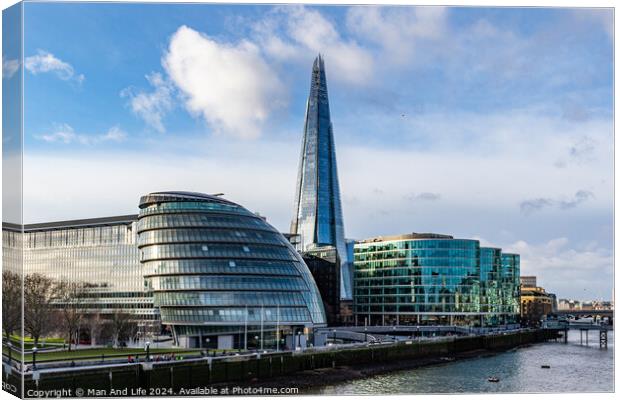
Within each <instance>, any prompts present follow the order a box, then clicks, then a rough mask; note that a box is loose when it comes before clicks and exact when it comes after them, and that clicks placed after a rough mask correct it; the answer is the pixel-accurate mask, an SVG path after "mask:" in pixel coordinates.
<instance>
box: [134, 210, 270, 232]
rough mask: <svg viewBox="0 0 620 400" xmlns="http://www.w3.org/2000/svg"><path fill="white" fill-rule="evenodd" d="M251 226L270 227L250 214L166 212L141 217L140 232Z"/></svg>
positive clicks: (267, 229) (252, 227) (251, 227)
mask: <svg viewBox="0 0 620 400" xmlns="http://www.w3.org/2000/svg"><path fill="white" fill-rule="evenodd" d="M183 227H187V228H192V227H197V228H230V229H236V228H249V229H264V230H266V231H273V230H272V229H269V225H267V224H266V223H265V222H264V221H263V220H262V219H260V218H258V217H249V216H242V215H238V216H234V215H211V214H210V215H205V214H178V215H177V214H164V215H154V216H147V217H144V218H140V221H139V222H138V234H140V233H141V232H144V231H147V230H150V229H161V228H183Z"/></svg>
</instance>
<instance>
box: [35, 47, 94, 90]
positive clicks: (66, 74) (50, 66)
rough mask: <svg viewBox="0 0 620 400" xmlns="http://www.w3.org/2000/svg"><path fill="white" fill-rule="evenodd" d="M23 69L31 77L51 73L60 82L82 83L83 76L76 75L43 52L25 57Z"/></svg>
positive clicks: (67, 66) (69, 66)
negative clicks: (72, 81) (73, 81)
mask: <svg viewBox="0 0 620 400" xmlns="http://www.w3.org/2000/svg"><path fill="white" fill-rule="evenodd" d="M24 67H25V68H26V69H27V70H28V71H30V72H31V73H32V74H33V75H37V74H39V73H45V72H53V73H54V74H56V76H57V77H59V78H60V79H62V80H65V81H68V80H75V81H77V82H78V83H82V82H83V81H84V75H82V74H79V75H78V74H76V73H75V70H74V69H73V67H72V66H71V65H70V64H69V63H66V62H64V61H62V60H60V59H59V58H57V57H55V56H54V55H53V54H52V53H50V52H48V51H45V50H38V51H37V54H35V55H34V56H29V57H26V59H25V61H24Z"/></svg>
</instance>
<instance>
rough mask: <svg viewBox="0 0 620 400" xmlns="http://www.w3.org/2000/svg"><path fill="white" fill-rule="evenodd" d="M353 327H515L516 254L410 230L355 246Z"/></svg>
mask: <svg viewBox="0 0 620 400" xmlns="http://www.w3.org/2000/svg"><path fill="white" fill-rule="evenodd" d="M354 268H355V273H354V277H355V280H354V290H355V292H354V293H355V295H354V310H355V319H356V324H357V325H364V324H368V325H464V326H497V325H508V324H515V323H517V322H518V315H519V256H518V255H516V254H508V253H502V251H501V249H492V248H484V247H480V243H479V241H477V240H469V239H455V238H453V237H452V236H448V235H438V234H427V233H422V234H419V233H411V234H405V235H398V236H386V237H376V238H371V239H366V240H362V241H360V242H357V243H356V244H355V246H354Z"/></svg>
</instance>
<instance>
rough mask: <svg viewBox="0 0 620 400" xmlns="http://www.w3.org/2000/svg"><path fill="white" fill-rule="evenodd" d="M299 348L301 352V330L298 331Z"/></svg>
mask: <svg viewBox="0 0 620 400" xmlns="http://www.w3.org/2000/svg"><path fill="white" fill-rule="evenodd" d="M297 347H298V348H299V350H301V330H299V331H297Z"/></svg>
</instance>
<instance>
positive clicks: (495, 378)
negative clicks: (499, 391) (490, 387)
mask: <svg viewBox="0 0 620 400" xmlns="http://www.w3.org/2000/svg"><path fill="white" fill-rule="evenodd" d="M488 381H489V382H499V378H498V377H497V376H489V379H488Z"/></svg>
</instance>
